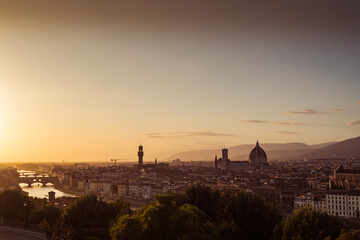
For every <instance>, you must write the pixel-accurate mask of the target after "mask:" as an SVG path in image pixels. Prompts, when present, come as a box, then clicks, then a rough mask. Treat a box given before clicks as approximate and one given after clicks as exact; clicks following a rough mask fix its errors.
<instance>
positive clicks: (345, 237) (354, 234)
mask: <svg viewBox="0 0 360 240" xmlns="http://www.w3.org/2000/svg"><path fill="white" fill-rule="evenodd" d="M359 239H360V230H356V231H348V232H346V231H343V232H342V233H341V234H340V236H339V237H338V238H337V239H336V240H359Z"/></svg>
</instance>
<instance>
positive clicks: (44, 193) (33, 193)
mask: <svg viewBox="0 0 360 240" xmlns="http://www.w3.org/2000/svg"><path fill="white" fill-rule="evenodd" d="M18 172H19V174H20V184H19V186H20V187H21V188H22V190H23V191H24V192H27V193H28V194H29V197H37V198H49V196H48V194H49V192H51V191H53V192H55V197H56V198H58V197H63V196H66V197H74V196H75V195H73V194H68V193H64V192H62V191H60V190H58V189H56V188H55V187H54V185H53V184H50V183H49V184H46V186H42V184H41V183H33V184H32V185H31V187H29V186H28V184H26V183H25V184H23V183H21V177H22V176H25V175H29V176H30V175H35V172H32V171H25V170H19V171H18Z"/></svg>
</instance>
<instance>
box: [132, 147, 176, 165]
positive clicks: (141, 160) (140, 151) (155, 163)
mask: <svg viewBox="0 0 360 240" xmlns="http://www.w3.org/2000/svg"><path fill="white" fill-rule="evenodd" d="M143 157H144V150H143V146H141V144H140V146H139V151H138V164H135V165H134V167H135V168H138V169H148V168H168V167H169V164H167V163H158V162H157V159H156V158H155V161H154V163H153V164H152V163H147V164H144V159H143Z"/></svg>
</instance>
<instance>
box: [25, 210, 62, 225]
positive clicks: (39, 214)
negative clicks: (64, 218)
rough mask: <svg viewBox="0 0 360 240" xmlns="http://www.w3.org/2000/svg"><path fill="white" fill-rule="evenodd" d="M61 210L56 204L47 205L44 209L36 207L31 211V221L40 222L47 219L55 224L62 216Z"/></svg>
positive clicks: (51, 223)
mask: <svg viewBox="0 0 360 240" xmlns="http://www.w3.org/2000/svg"><path fill="white" fill-rule="evenodd" d="M61 213H62V212H61V210H60V209H59V208H57V207H54V206H45V207H44V208H43V209H35V210H33V211H31V212H30V217H29V221H30V222H31V223H34V224H40V223H41V222H42V221H43V220H46V221H47V222H48V223H49V224H50V225H53V224H55V223H56V222H57V221H58V220H60V217H61Z"/></svg>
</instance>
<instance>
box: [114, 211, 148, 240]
mask: <svg viewBox="0 0 360 240" xmlns="http://www.w3.org/2000/svg"><path fill="white" fill-rule="evenodd" d="M142 231H143V229H142V226H141V223H140V219H139V218H138V217H135V216H129V215H124V216H121V217H120V218H118V220H117V221H116V222H115V224H114V225H113V226H112V227H111V229H110V235H111V238H112V239H121V240H141V235H142Z"/></svg>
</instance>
